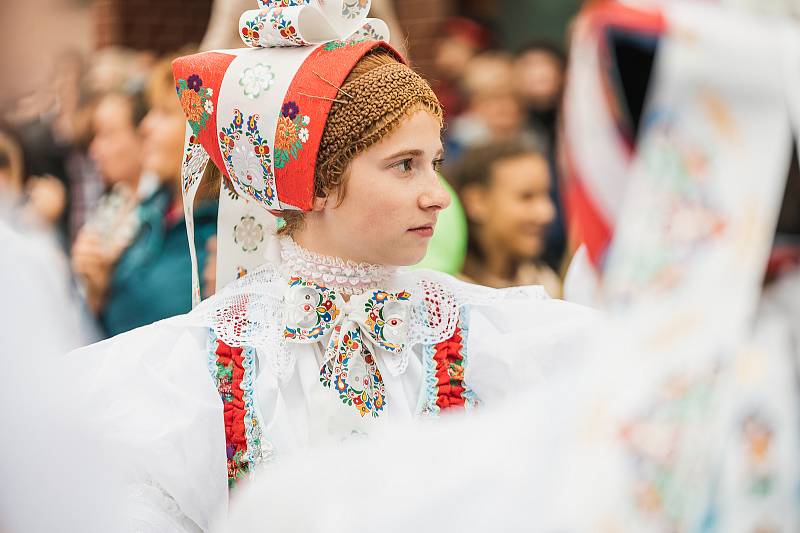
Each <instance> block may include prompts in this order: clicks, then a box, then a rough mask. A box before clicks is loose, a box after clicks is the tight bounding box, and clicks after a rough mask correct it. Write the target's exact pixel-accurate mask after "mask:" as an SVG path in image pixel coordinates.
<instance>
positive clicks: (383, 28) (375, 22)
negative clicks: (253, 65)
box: [239, 0, 389, 48]
mask: <svg viewBox="0 0 800 533" xmlns="http://www.w3.org/2000/svg"><path fill="white" fill-rule="evenodd" d="M371 3H372V2H371V0H339V1H330V0H328V1H325V2H323V1H320V0H259V4H260V5H261V9H254V10H250V11H245V12H244V13H243V14H242V16H241V18H240V19H239V28H240V29H241V30H242V31H241V32H240V36H241V37H242V40H243V41H244V43H245V44H246V45H247V46H251V47H254V48H255V47H274V46H305V45H314V44H322V43H326V42H330V41H344V40H357V39H373V40H384V41H386V40H388V37H389V28H388V26H387V25H386V23H385V22H383V21H382V20H380V19H374V18H367V14H368V13H369V9H370V5H371Z"/></svg>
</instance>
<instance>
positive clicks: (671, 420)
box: [619, 366, 719, 531]
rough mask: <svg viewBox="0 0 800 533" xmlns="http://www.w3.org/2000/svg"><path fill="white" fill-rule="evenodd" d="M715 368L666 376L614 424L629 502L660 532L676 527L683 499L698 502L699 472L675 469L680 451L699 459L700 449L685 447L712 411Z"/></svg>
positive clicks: (683, 507)
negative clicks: (627, 476) (627, 480)
mask: <svg viewBox="0 0 800 533" xmlns="http://www.w3.org/2000/svg"><path fill="white" fill-rule="evenodd" d="M718 374H719V366H714V367H712V368H710V369H709V370H706V371H703V372H702V373H700V372H698V373H678V374H671V375H668V376H666V377H665V378H664V380H663V381H662V382H661V383H660V384H659V385H657V386H656V389H655V390H654V391H653V396H654V398H651V399H648V402H647V404H646V405H645V406H643V408H642V409H641V410H639V412H637V413H635V414H633V415H632V416H630V417H628V418H627V419H626V420H623V421H622V423H621V424H620V428H619V439H620V441H621V445H622V449H623V450H624V451H625V453H626V455H627V456H628V463H629V465H630V467H631V471H630V495H631V500H632V501H631V503H632V506H633V508H634V509H635V510H636V511H637V513H638V514H639V515H640V516H641V517H643V518H646V519H648V521H650V523H652V524H654V525H658V526H659V528H660V529H663V530H664V531H668V530H669V531H677V530H679V529H680V527H679V526H680V517H681V516H683V515H684V513H685V510H686V506H687V504H688V502H691V501H699V500H700V499H701V496H700V492H701V491H702V490H703V485H704V483H703V482H700V481H699V480H698V479H697V476H698V475H704V474H703V473H702V471H700V470H697V469H695V470H694V479H691V478H687V475H691V474H690V473H689V472H687V471H686V469H685V468H684V469H681V465H682V464H684V465H685V464H687V463H686V462H682V454H686V453H689V454H692V455H693V462H699V461H703V460H704V458H703V457H702V456H701V455H700V454H702V453H703V452H702V451H698V450H694V449H687V447H686V446H682V445H683V444H686V442H687V441H688V440H690V439H691V435H692V432H696V431H698V430H699V428H698V423H699V421H701V420H704V419H707V417H708V416H710V413H711V412H712V401H713V398H714V395H715V391H716V388H717V380H718Z"/></svg>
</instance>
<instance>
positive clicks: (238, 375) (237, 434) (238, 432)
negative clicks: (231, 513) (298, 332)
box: [215, 340, 247, 480]
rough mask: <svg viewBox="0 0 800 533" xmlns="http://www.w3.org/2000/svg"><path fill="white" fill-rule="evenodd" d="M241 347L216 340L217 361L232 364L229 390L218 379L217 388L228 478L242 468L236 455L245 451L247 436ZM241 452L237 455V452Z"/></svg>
mask: <svg viewBox="0 0 800 533" xmlns="http://www.w3.org/2000/svg"><path fill="white" fill-rule="evenodd" d="M242 351H243V349H242V348H232V347H230V346H228V345H227V344H225V343H224V342H222V341H221V340H217V349H216V352H215V353H216V355H217V363H219V364H221V365H222V366H224V367H229V366H231V363H232V364H233V372H232V375H233V380H232V382H231V383H230V390H228V383H222V382H221V381H220V384H219V388H220V391H219V392H220V396H222V397H223V409H224V411H223V412H224V417H225V444H226V448H227V454H228V478H229V479H232V480H235V479H236V478H237V477H238V475H237V474H239V473H240V472H239V471H240V470H241V468H242V466H243V465H242V464H241V462H240V461H237V459H238V457H241V456H242V455H243V454H244V453H246V452H247V438H246V435H245V425H244V415H245V407H244V391H242V387H241V384H242V379H243V378H244V366H243V364H242V361H243V359H244V358H243V356H242ZM226 395H229V396H228V398H229V399H228V400H225V396H226ZM238 452H241V454H239V455H238V457H237V453H238Z"/></svg>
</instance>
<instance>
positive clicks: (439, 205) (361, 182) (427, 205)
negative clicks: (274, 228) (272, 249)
mask: <svg viewBox="0 0 800 533" xmlns="http://www.w3.org/2000/svg"><path fill="white" fill-rule="evenodd" d="M441 161H442V142H441V139H440V136H439V121H438V120H437V119H436V118H435V117H434V116H433V115H431V114H430V113H429V112H427V111H417V112H415V113H414V114H412V115H411V116H410V117H408V118H407V119H405V120H404V121H403V122H402V123H401V124H400V125H399V126H398V127H397V129H395V130H394V131H393V132H392V133H391V134H390V135H388V136H386V137H385V138H384V139H382V140H381V141H379V142H378V143H376V144H374V145H372V146H371V147H370V148H368V149H366V150H364V151H363V152H362V153H360V154H359V155H358V156H356V157H355V158H354V159H353V160H352V161H351V162H350V166H349V167H348V169H347V171H346V179H345V186H344V189H343V190H342V189H340V190H339V191H338V192H337V193H334V194H332V195H330V196H329V197H327V198H317V199H316V200H315V205H314V210H313V211H312V212H310V213H307V215H306V223H305V225H304V226H303V228H302V229H300V230H299V231H298V232H296V234H295V235H294V237H295V240H297V241H298V243H299V244H300V245H302V246H305V247H306V248H309V249H311V250H313V251H315V252H318V253H323V254H326V255H333V256H337V257H342V258H344V259H350V260H352V261H356V262H368V263H377V264H384V265H396V266H401V265H413V264H415V263H417V262H419V261H420V260H421V259H422V258H423V257H424V256H425V252H426V251H427V248H428V242H429V241H430V238H431V236H432V235H433V229H434V226H435V225H436V218H437V217H438V215H439V211H441V210H442V209H444V208H446V207H447V206H448V205H449V204H450V195H449V194H448V192H447V191H446V190H445V189H444V187H442V185H441V183H440V182H439V179H440V178H439V176H438V175H437V172H436V171H437V170H438V167H439V164H440V163H441Z"/></svg>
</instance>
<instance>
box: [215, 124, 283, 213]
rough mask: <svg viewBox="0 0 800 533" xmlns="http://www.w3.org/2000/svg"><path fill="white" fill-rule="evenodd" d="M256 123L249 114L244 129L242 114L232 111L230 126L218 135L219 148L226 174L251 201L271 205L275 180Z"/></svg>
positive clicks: (266, 149)
mask: <svg viewBox="0 0 800 533" xmlns="http://www.w3.org/2000/svg"><path fill="white" fill-rule="evenodd" d="M258 120H259V116H258V115H257V114H255V115H250V116H249V117H248V118H247V121H246V124H247V128H246V129H245V127H244V126H245V119H244V116H243V115H242V112H241V111H239V109H234V110H233V120H232V121H231V123H230V125H229V126H227V127H223V128H222V129H221V130H220V132H219V140H220V148H221V152H222V157H223V158H224V159H225V163H226V166H227V168H228V173H229V175H230V176H231V177H232V178H233V177H234V176H235V177H236V179H237V181H238V182H239V186H240V187H241V188H242V189H244V190H245V191H247V192H248V193H249V194H250V195H251V196H252V197H253V198H255V199H256V200H258V201H260V202H262V203H266V204H267V205H268V206H271V205H272V204H273V203H274V202H275V178H274V176H273V174H272V160H271V158H270V149H269V144H267V141H266V139H264V138H263V137H262V136H261V132H260V131H259V129H258ZM243 135H244V137H243ZM242 141H244V142H242Z"/></svg>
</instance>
